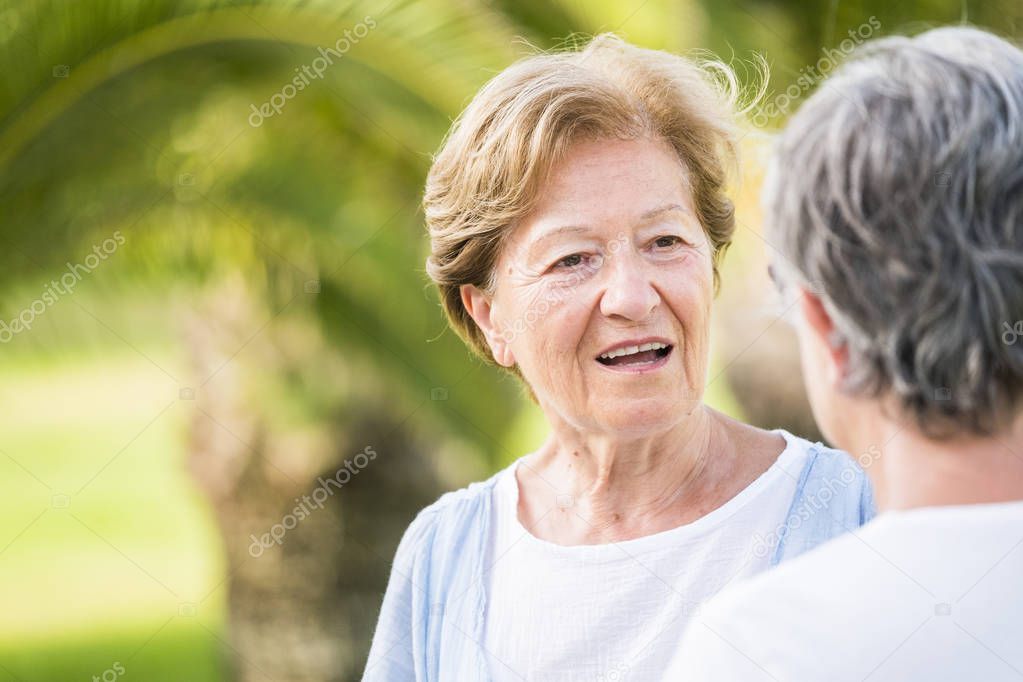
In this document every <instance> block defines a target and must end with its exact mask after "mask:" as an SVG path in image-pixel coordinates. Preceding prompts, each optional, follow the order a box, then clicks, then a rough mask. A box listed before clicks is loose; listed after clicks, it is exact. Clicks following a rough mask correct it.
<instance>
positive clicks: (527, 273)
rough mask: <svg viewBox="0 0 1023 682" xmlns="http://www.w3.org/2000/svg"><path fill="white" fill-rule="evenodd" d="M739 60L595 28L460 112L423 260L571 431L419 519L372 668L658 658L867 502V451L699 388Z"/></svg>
mask: <svg viewBox="0 0 1023 682" xmlns="http://www.w3.org/2000/svg"><path fill="white" fill-rule="evenodd" d="M734 82H735V81H734V77H732V75H731V73H730V72H729V71H728V70H727V68H726V67H724V66H723V65H721V64H710V65H708V64H697V63H694V62H691V61H688V60H686V59H683V58H681V57H677V56H673V55H669V54H666V53H662V52H655V51H651V50H644V49H639V48H636V47H633V46H630V45H628V44H626V43H624V42H622V41H620V40H618V39H616V38H614V37H613V36H600V37H598V38H596V39H594V40H593V41H592V42H591V43H590V44H589V45H588V46H587V47H586V48H585V49H583V50H581V51H578V52H569V53H562V54H549V55H538V56H532V57H529V58H527V59H525V60H524V61H521V62H519V63H517V64H515V65H513V66H512V67H510V68H509V69H507V70H506V71H504V72H502V73H501V74H499V75H498V76H497V77H496V78H494V79H493V80H492V81H491V82H490V83H489V84H487V85H486V87H484V88H483V90H482V91H481V92H480V93H479V94H478V95H477V96H476V97H475V99H474V100H473V101H472V103H471V104H470V105H469V107H468V108H467V109H466V111H465V112H464V113H463V114H462V116H461V117H460V119H459V120H458V121H457V122H456V123H455V125H454V127H453V129H452V131H451V133H450V135H449V137H448V138H447V140H446V142H445V143H444V146H443V148H442V149H441V151H440V152H439V154H438V155H437V157H436V159H435V161H434V164H433V167H432V169H431V171H430V174H429V179H428V181H427V187H426V195H425V199H424V205H425V209H426V218H427V224H428V227H429V232H430V238H431V246H432V255H431V256H430V258H429V261H428V264H427V266H428V271H429V274H430V276H431V277H432V278H433V280H434V281H435V282H436V284H437V286H438V288H439V290H440V296H441V300H442V302H443V305H444V307H445V310H446V312H447V314H448V317H449V319H450V321H451V324H452V326H453V327H454V329H455V330H456V331H457V332H458V333H459V334H461V335H462V337H463V338H464V339H465V340H466V341H467V343H468V344H469V345H470V346H471V347H472V348H473V349H474V350H475V351H476V352H477V353H479V354H480V355H481V356H482V357H483V358H485V359H486V360H487V361H490V362H494V363H497V364H498V365H500V366H501V367H504V368H507V369H508V370H509V371H511V372H513V373H514V374H515V375H517V376H518V377H520V378H521V379H522V380H524V382H525V384H526V385H527V386H528V387H529V389H530V392H531V395H532V397H533V399H534V400H535V401H536V403H537V404H538V405H539V407H540V408H541V409H542V410H543V413H544V414H545V416H546V418H547V421H548V422H549V425H550V435H549V436H548V438H547V439H546V440H545V441H544V442H543V444H541V445H540V446H539V447H538V448H537V449H536V450H535V451H534V452H531V453H529V454H527V455H524V456H522V457H521V458H519V459H518V460H517V461H515V462H514V463H513V464H512V465H511V466H509V467H507V468H506V469H504V470H503V471H501V472H499V473H497V474H496V475H494V476H493V477H492V478H490V479H489V480H486V481H483V482H479V483H474V484H472V485H470V486H468V487H467V488H465V489H462V490H459V491H456V492H452V493H448V494H446V495H444V496H443V497H441V498H440V499H439V500H438V501H437V502H436V503H434V504H432V505H430V506H429V507H428V508H426V509H424V510H423V511H422V512H420V514H419V515H418V516H417V517H416V519H415V520H414V521H413V522H412V524H411V525H410V526H409V528H408V530H407V531H406V533H405V535H404V537H403V539H402V541H401V543H400V545H399V547H398V550H397V555H396V557H395V560H394V564H393V569H392V574H391V578H390V582H389V584H388V588H387V594H386V595H385V598H384V603H383V607H382V610H381V613H380V619H379V623H378V626H377V630H376V633H375V637H374V641H373V646H372V650H371V652H370V656H369V660H368V662H367V667H366V673H365V677H364V679H365V680H387V681H388V682H394V681H395V680H443V681H445V682H449V681H454V680H458V681H462V680H485V679H493V680H522V679H529V680H559V681H565V680H591V681H592V680H619V679H624V678H626V677H627V678H628V679H634V680H656V679H660V678H659V676H660V674H661V672H662V670H663V668H664V666H665V664H666V661H667V660H668V657H669V656H670V655H671V653H672V652H673V650H674V649H675V648H676V646H677V644H678V642H679V639H680V635H681V632H682V630H683V629H684V628H685V627H686V624H687V623H688V622H689V619H690V617H691V616H692V614H693V613H694V611H695V610H696V609H697V608H698V607H699V606H700V605H701V604H702V603H703V602H704V601H705V600H706V599H708V598H709V597H711V596H712V595H714V594H715V593H716V592H718V591H719V590H720V589H721V588H722V587H724V586H725V585H727V584H728V583H729V582H731V581H732V580H735V579H737V578H740V577H743V576H748V575H751V574H754V573H757V572H760V571H763V570H764V569H766V568H768V567H769V566H770V565H772V564H775V563H778V562H779V561H782V560H784V559H787V558H788V557H790V556H794V555H796V554H799V553H801V552H802V551H804V550H806V549H808V548H811V547H813V546H815V545H817V544H819V543H821V542H823V541H824V540H826V539H828V538H830V537H833V536H836V535H838V534H840V533H842V532H844V531H847V530H849V529H852V528H855V527H857V526H859V525H860V524H862V523H863V522H864V521H865V520H867V518H868V517H869V516H871V514H872V498H871V493H870V488H869V485H868V484H867V483H866V481H865V477H864V476H863V475H862V471H861V470H860V469H858V468H857V467H856V465H855V463H854V462H853V461H852V460H851V459H849V458H848V457H847V456H846V455H844V454H843V453H840V452H838V451H834V450H829V449H827V448H824V447H822V446H820V445H819V444H811V443H809V442H807V441H805V440H802V439H800V438H797V437H795V436H793V435H791V434H789V433H788V432H786V431H783V430H780V429H778V430H775V431H764V430H761V429H758V428H754V427H752V426H749V425H747V424H743V423H740V422H738V421H735V420H734V419H730V418H728V417H726V416H725V415H723V414H721V413H719V412H716V411H714V410H713V409H710V408H709V407H707V406H706V405H704V404H703V403H702V401H701V398H702V395H703V390H704V384H705V382H706V375H707V362H708V351H709V326H710V312H711V302H712V299H713V297H714V291H715V284H716V279H717V266H718V263H719V261H720V258H721V255H722V254H723V252H724V250H725V248H726V247H727V245H728V243H729V241H730V239H731V237H732V232H733V229H734V222H733V214H732V204H731V202H730V201H729V199H728V198H727V197H726V196H725V194H724V190H723V185H724V180H725V168H726V166H727V163H728V160H729V155H730V153H731V151H732V149H733V147H734V138H733V127H732V122H731V121H732V112H731V106H732V98H731V97H730V96H729V93H732V92H734V91H735V88H734ZM728 84H731V85H732V87H731V88H727V87H723V85H728ZM481 400H485V397H483V396H481Z"/></svg>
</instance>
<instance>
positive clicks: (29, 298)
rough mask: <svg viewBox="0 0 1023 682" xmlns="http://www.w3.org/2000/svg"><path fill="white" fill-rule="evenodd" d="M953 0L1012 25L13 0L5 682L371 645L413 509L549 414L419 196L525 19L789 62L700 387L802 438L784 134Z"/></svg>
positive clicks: (488, 462) (758, 146)
mask: <svg viewBox="0 0 1023 682" xmlns="http://www.w3.org/2000/svg"><path fill="white" fill-rule="evenodd" d="M871 18H873V19H874V20H875V21H873V22H872V21H870V20H871ZM962 21H968V22H970V23H973V24H977V25H980V26H983V27H987V28H990V29H993V30H995V31H996V32H998V33H1001V34H1002V35H1006V36H1010V37H1015V38H1017V39H1018V38H1019V37H1020V32H1021V30H1023V3H1020V2H1018V0H1004V1H997V0H984V1H983V2H981V1H980V0H974V1H970V2H964V1H960V0H918V1H915V2H909V1H905V2H891V0H860V1H857V0H842V1H841V2H840V1H839V0H747V1H745V2H739V1H737V0H614V1H611V0H607V1H604V0H558V1H554V2H540V1H538V0H414V1H406V0H391V1H389V2H388V1H387V0H384V1H383V2H373V3H368V2H350V1H346V0H329V1H328V0H310V1H307V2H288V1H285V0H276V1H270V0H265V1H256V0H251V1H249V2H230V1H223V2H212V1H208V0H192V1H184V0H181V1H170V0H138V1H128V0H13V1H12V0H4V1H3V2H0V55H2V62H0V64H2V67H3V71H2V75H0V280H2V284H0V682H8V681H11V682H29V681H33V682H34V681H43V680H45V681H50V680H61V681H64V680H75V679H81V680H89V679H102V680H105V681H106V682H110V681H112V680H115V679H121V678H125V679H130V680H145V681H147V682H157V681H160V680H168V681H169V680H181V679H187V680H191V681H195V682H207V681H209V682H212V681H214V680H216V681H228V680H245V681H248V680H276V681H278V682H285V681H292V680H294V681H299V680H302V681H328V680H329V681H335V680H355V679H358V677H359V676H360V673H361V670H362V667H363V665H364V662H365V657H366V654H367V651H368V646H369V640H370V637H371V635H372V629H373V625H374V623H375V619H376V616H377V612H378V609H379V606H380V601H381V598H382V594H383V589H384V586H385V582H386V578H387V574H388V569H389V564H390V560H391V558H392V556H393V553H394V550H395V547H396V545H397V542H398V539H399V538H400V536H401V533H402V531H403V530H404V528H405V526H406V525H407V524H408V522H409V521H410V520H411V518H412V517H413V516H414V514H415V512H416V511H418V510H419V509H420V508H421V507H423V506H425V505H426V504H429V503H430V502H432V501H433V500H434V499H436V497H437V496H438V495H439V494H440V493H441V492H443V491H444V490H448V489H452V488H455V487H459V486H461V485H464V484H465V483H467V482H468V481H471V480H477V479H480V478H483V477H485V476H487V475H488V474H490V473H491V472H493V471H495V470H496V469H497V468H498V467H500V466H502V465H504V464H506V463H507V462H509V461H511V460H512V459H514V458H515V457H517V456H519V455H521V454H523V453H524V452H527V451H529V450H531V449H532V448H534V447H536V446H537V445H538V444H539V442H540V440H541V439H542V437H543V434H544V424H543V421H542V418H541V416H540V415H539V414H538V413H537V412H536V409H535V408H534V407H533V406H532V405H531V403H529V401H528V400H527V399H526V398H525V396H524V394H523V392H522V390H521V389H520V387H518V386H517V385H515V383H514V382H513V381H512V380H510V379H508V378H505V377H503V376H501V375H499V374H498V373H497V372H496V371H494V370H493V369H491V368H487V367H485V366H483V365H482V364H481V363H480V362H478V361H476V360H474V359H473V358H471V357H470V355H469V354H468V352H467V351H466V349H465V348H464V347H463V345H462V344H461V342H460V341H459V340H458V339H457V337H455V335H454V334H453V333H451V332H450V331H448V330H447V328H446V324H445V321H444V318H443V315H442V313H441V310H440V307H439V306H438V303H437V299H436V296H435V294H434V292H433V290H432V289H431V287H430V286H428V282H427V279H426V277H425V275H424V267H423V262H424V258H425V255H426V245H425V238H424V228H423V221H422V213H421V211H420V210H419V200H420V197H421V191H422V185H423V180H424V177H425V174H426V171H427V169H428V167H429V163H430V156H431V153H432V152H433V151H435V150H436V149H437V147H438V145H439V144H440V142H441V139H442V138H443V136H444V134H445V131H446V130H447V128H448V126H449V125H450V122H451V120H452V118H453V117H454V116H456V115H457V114H458V112H459V111H460V110H461V109H462V107H463V106H464V105H465V104H466V103H467V102H468V99H469V98H470V97H471V96H472V94H473V93H474V92H475V91H476V90H477V89H478V88H479V87H480V86H481V85H482V84H483V83H484V82H486V80H488V79H489V78H490V77H492V76H493V75H494V74H495V73H497V72H498V71H499V70H500V69H502V68H503V67H505V66H507V65H508V64H509V63H511V62H512V61H513V60H515V59H516V58H518V57H521V56H524V55H526V54H528V53H530V51H532V50H535V49H552V48H556V47H558V46H560V45H564V44H566V42H568V43H571V42H572V40H582V39H584V38H585V36H587V35H592V34H594V33H598V32H601V31H615V32H617V33H618V34H619V35H621V36H623V37H624V38H626V39H628V40H630V41H632V42H635V43H637V44H640V45H643V46H647V47H653V48H659V49H666V50H671V51H678V52H688V51H691V50H694V49H705V50H710V51H711V52H713V53H715V54H717V55H718V56H720V57H722V58H723V59H725V60H726V61H733V62H734V63H735V65H736V67H737V68H738V70H739V72H740V75H742V76H743V77H744V78H745V77H747V76H750V75H751V74H752V73H753V72H752V71H751V70H749V69H746V68H745V67H744V64H749V63H750V60H751V59H752V57H753V55H754V54H760V55H762V56H763V57H764V58H765V59H766V60H767V62H768V63H769V65H770V67H771V80H770V84H769V86H768V89H767V95H766V98H765V99H764V101H763V102H762V103H761V106H760V108H758V109H757V110H755V111H754V112H751V116H750V119H751V120H750V122H749V123H748V126H747V129H746V133H745V134H744V136H743V141H742V144H743V147H744V165H743V171H742V176H741V177H738V178H736V182H735V189H734V193H735V196H736V199H737V202H738V205H739V229H738V232H737V238H736V242H735V245H734V247H733V248H732V250H731V251H730V252H729V254H728V258H727V260H726V264H725V267H724V270H723V287H722V291H721V294H720V296H719V299H718V302H717V310H716V318H715V327H714V341H715V342H714V348H713V361H714V364H713V368H712V371H711V374H710V381H709V386H708V401H709V402H710V403H712V404H713V405H715V406H717V407H719V408H720V409H723V410H725V411H727V412H729V413H731V414H734V415H736V416H739V417H741V418H744V419H747V420H749V421H751V422H754V423H757V424H760V425H764V426H769V427H775V426H784V427H786V428H789V429H791V430H793V431H796V432H798V433H801V434H804V435H808V436H811V437H814V436H815V435H816V432H815V430H814V426H813V423H812V420H811V419H810V416H809V413H808V410H807V408H806V403H805V399H804V397H803V392H802V386H801V382H800V378H799V370H798V366H797V365H796V363H795V361H794V358H795V355H794V353H795V349H794V346H793V342H792V337H791V333H790V332H789V331H788V330H787V328H786V324H785V323H784V318H785V317H786V315H785V310H783V309H779V306H778V304H777V302H775V301H773V300H772V297H771V294H770V287H769V285H768V283H767V278H766V276H765V266H766V264H767V262H768V260H769V259H770V258H771V256H772V247H771V245H770V243H769V242H768V241H766V240H765V238H764V236H763V235H762V234H761V230H760V219H759V216H758V213H757V203H756V197H757V192H758V189H759V183H760V174H761V171H760V169H761V167H762V164H763V157H764V150H765V148H766V145H767V144H768V143H769V140H770V136H771V132H772V131H773V130H775V129H777V127H778V126H779V125H781V124H783V123H784V120H785V118H786V117H787V116H788V115H789V114H790V113H791V112H792V111H793V110H794V109H795V108H796V107H797V106H798V102H799V100H801V99H802V98H804V97H805V95H806V93H807V92H809V91H810V90H811V89H812V86H813V85H814V84H815V83H816V80H817V79H816V78H814V77H813V76H812V72H813V71H815V69H813V67H814V66H815V65H817V66H818V67H819V65H820V64H821V60H822V59H824V58H829V59H837V58H838V57H839V56H840V55H839V54H838V53H837V52H836V51H839V52H842V51H843V49H844V48H843V41H848V40H852V38H851V37H850V36H851V35H853V34H856V35H859V36H860V38H861V39H862V38H863V37H864V31H866V36H867V37H877V36H880V35H888V34H892V33H905V32H915V31H918V30H921V29H922V28H926V27H929V26H933V25H938V24H949V23H959V22H962ZM864 26H867V27H868V28H867V29H864V28H863V27H864ZM849 31H852V32H853V33H852V34H850V33H849ZM573 36H574V37H573ZM846 46H847V47H848V44H847V45H846ZM330 49H333V50H334V52H330V51H329V50H330ZM327 55H329V57H330V59H329V60H328V59H327ZM335 55H336V56H335ZM328 61H329V63H327V62H328ZM824 66H827V63H824ZM299 82H301V83H302V87H301V88H298V83H299ZM749 86H750V87H753V86H755V83H753V82H752V81H751V82H750V83H749ZM793 171H794V172H798V169H793ZM369 451H372V452H373V453H374V457H373V458H372V459H371V460H370V459H368V458H367V457H363V458H361V459H360V458H358V457H357V455H358V454H359V453H365V452H369ZM353 458H354V459H353ZM346 461H347V462H348V464H347V465H346ZM343 467H347V469H346V470H347V471H348V472H349V473H348V474H346V475H341V474H339V472H340V471H341V470H342V468H343ZM330 477H333V478H334V479H335V481H338V480H341V479H344V484H343V486H342V485H340V484H338V485H330V484H327V485H325V484H324V481H325V480H326V479H327V478H330ZM317 489H320V490H321V492H320V493H319V496H320V498H323V497H324V496H325V495H326V493H325V492H323V491H326V490H329V491H330V492H329V495H327V496H326V499H320V500H319V501H320V502H322V507H321V506H315V507H311V506H309V504H308V503H304V504H305V505H306V511H307V512H308V513H306V514H305V515H304V516H303V518H301V519H298V512H297V511H295V507H296V505H298V504H300V503H301V501H302V500H303V497H302V496H303V495H306V496H309V495H313V494H314V493H315V491H316V490H317ZM289 517H290V521H289V520H288V519H289ZM289 525H290V527H287V528H286V526H289ZM275 528H276V529H277V531H275V532H276V533H277V536H276V537H275V538H272V539H271V541H267V540H266V539H267V538H268V537H269V536H268V535H266V534H268V533H270V532H271V530H272V529H275ZM285 529H286V533H283V532H282V531H283V530H285Z"/></svg>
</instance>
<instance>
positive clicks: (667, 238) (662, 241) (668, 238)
mask: <svg viewBox="0 0 1023 682" xmlns="http://www.w3.org/2000/svg"><path fill="white" fill-rule="evenodd" d="M683 243H685V241H684V240H683V239H682V238H681V237H677V236H675V235H664V236H663V237H658V238H657V239H655V240H654V244H656V245H657V246H659V247H661V248H665V249H668V248H671V247H672V246H675V245H677V244H683Z"/></svg>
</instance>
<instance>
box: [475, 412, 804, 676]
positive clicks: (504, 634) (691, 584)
mask: <svg viewBox="0 0 1023 682" xmlns="http://www.w3.org/2000/svg"><path fill="white" fill-rule="evenodd" d="M775 433H778V434H780V435H782V436H783V437H784V438H785V440H786V443H787V445H786V448H785V450H784V452H782V454H781V455H780V456H779V458H778V460H777V461H776V462H775V463H774V464H773V465H772V466H771V467H770V468H769V469H768V470H767V471H765V472H764V473H763V474H761V475H760V477H758V478H757V479H756V480H755V481H753V482H752V483H751V484H750V485H749V486H748V487H746V488H745V489H744V490H742V491H741V492H740V493H739V494H738V495H736V496H735V497H733V498H732V499H731V500H729V501H728V502H726V503H725V504H724V505H723V506H721V507H719V508H718V509H715V510H714V511H712V512H710V513H709V514H707V515H706V516H704V517H702V518H700V519H698V520H696V521H694V522H692V523H688V524H686V525H683V526H679V527H678V528H673V529H671V530H667V531H663V532H660V533H655V534H653V535H648V536H645V537H642V538H637V539H634V540H627V541H623V542H616V543H609V544H600V545H577V546H570V547H566V546H562V545H557V544H554V543H551V542H547V541H544V540H541V539H539V538H537V537H535V536H534V535H532V534H531V533H529V532H528V531H527V530H526V529H525V528H524V527H523V526H522V524H521V523H520V521H519V519H518V513H517V509H518V494H519V490H518V483H517V481H516V479H515V474H514V471H515V467H517V466H518V464H519V462H521V461H522V459H524V457H523V458H520V459H519V460H517V461H516V462H515V463H513V464H512V465H511V466H509V467H508V468H507V469H505V470H504V471H503V472H502V473H501V477H500V479H499V480H498V481H497V483H496V485H495V489H494V505H493V515H494V516H493V519H492V521H493V523H491V526H490V527H491V529H492V530H491V537H490V538H489V541H488V550H487V559H486V561H487V563H486V564H485V566H486V567H487V568H491V567H492V570H490V571H489V572H488V574H487V607H486V614H485V617H486V620H485V636H484V642H483V645H484V648H485V650H486V651H487V655H488V665H489V668H490V672H491V675H492V679H493V680H494V682H504V681H505V680H516V681H521V680H529V681H530V682H534V681H536V682H547V681H550V682H554V681H555V680H556V681H557V682H573V681H576V680H578V681H582V680H585V681H586V682H612V681H613V682H621V681H623V680H640V681H646V680H659V679H661V677H660V676H661V674H662V673H663V670H664V668H665V666H666V665H667V663H668V661H669V659H670V657H671V655H672V654H673V653H674V652H675V650H676V649H677V647H678V644H679V641H680V638H681V634H682V631H683V629H684V628H685V627H686V625H687V624H688V623H689V621H690V619H691V617H692V615H693V613H694V612H695V609H696V608H697V607H698V606H699V605H700V604H702V603H703V602H704V601H706V600H707V599H708V598H710V597H711V596H712V595H714V594H716V593H717V592H718V590H720V589H721V588H722V587H724V586H725V585H727V584H728V583H729V582H731V581H732V580H734V579H736V578H741V577H744V576H749V575H752V574H754V573H757V572H760V571H762V570H764V569H765V568H767V566H768V563H769V561H770V554H771V553H770V552H763V551H755V549H754V544H755V541H754V538H758V537H759V538H763V537H775V536H777V534H778V529H779V526H781V525H782V524H784V522H785V518H786V514H787V512H788V511H789V507H790V506H791V504H792V499H793V496H794V495H795V491H796V484H797V480H798V478H799V475H800V473H801V472H802V470H803V467H804V465H805V464H806V459H807V455H808V452H809V450H810V448H811V447H812V445H811V444H810V443H809V442H808V441H805V440H803V439H801V438H797V437H795V436H793V435H792V434H790V433H788V432H786V431H783V430H781V429H779V430H777V431H775Z"/></svg>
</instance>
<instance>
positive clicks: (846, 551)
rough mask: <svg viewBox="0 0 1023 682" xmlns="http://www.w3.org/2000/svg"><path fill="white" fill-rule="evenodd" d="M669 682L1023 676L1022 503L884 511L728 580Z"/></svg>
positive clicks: (879, 681)
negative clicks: (757, 571)
mask: <svg viewBox="0 0 1023 682" xmlns="http://www.w3.org/2000/svg"><path fill="white" fill-rule="evenodd" d="M665 679H670V680H686V681H687V682H689V681H692V682H706V681H708V680H714V681H718V680H722V681H724V680H728V681H733V680H734V681H737V682H738V681H741V682H759V681H761V680H773V681H776V682H808V681H814V680H828V682H844V681H846V680H854V681H855V682H863V681H864V680H867V681H868V682H886V681H891V682H896V681H898V682H905V681H907V680H910V681H912V680H926V682H945V681H948V682H951V681H952V680H955V681H957V682H959V681H962V682H973V681H974V680H977V681H983V682H1003V681H1004V682H1009V681H1010V680H1011V681H1012V682H1020V681H1021V680H1023V502H1012V503H1002V504H982V505H964V506H950V507H928V508H922V509H915V510H908V511H890V512H885V513H882V514H881V515H879V516H878V517H876V518H875V519H874V520H873V521H872V522H870V523H868V524H867V525H865V526H863V527H862V528H860V529H857V530H855V531H853V532H851V533H848V534H846V535H843V536H842V537H840V538H837V539H835V540H832V541H830V542H828V543H826V544H825V545H822V546H820V547H818V548H816V549H814V550H812V551H810V552H807V553H806V554H804V555H802V556H800V557H797V558H795V559H793V560H791V561H788V562H786V563H784V564H782V565H781V566H779V567H778V568H776V569H775V570H772V571H770V572H768V573H766V574H764V575H761V576H757V577H756V578H753V579H751V580H748V581H745V582H743V583H742V584H739V585H736V586H735V587H733V588H731V589H729V590H727V591H725V592H724V593H722V594H721V595H720V596H718V597H717V598H716V599H714V600H712V601H711V602H710V603H709V604H707V605H706V606H705V607H704V609H703V611H702V612H701V614H700V616H699V618H697V619H696V620H695V622H694V623H693V625H692V627H691V628H690V629H689V631H688V632H687V634H686V637H685V640H684V646H683V647H682V648H681V649H680V651H679V653H678V657H677V660H676V661H675V662H674V664H673V665H672V666H670V668H669V670H668V671H667V672H666V673H665Z"/></svg>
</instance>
